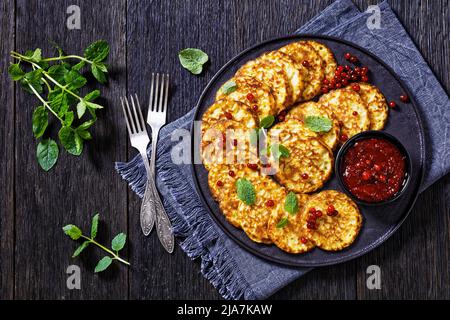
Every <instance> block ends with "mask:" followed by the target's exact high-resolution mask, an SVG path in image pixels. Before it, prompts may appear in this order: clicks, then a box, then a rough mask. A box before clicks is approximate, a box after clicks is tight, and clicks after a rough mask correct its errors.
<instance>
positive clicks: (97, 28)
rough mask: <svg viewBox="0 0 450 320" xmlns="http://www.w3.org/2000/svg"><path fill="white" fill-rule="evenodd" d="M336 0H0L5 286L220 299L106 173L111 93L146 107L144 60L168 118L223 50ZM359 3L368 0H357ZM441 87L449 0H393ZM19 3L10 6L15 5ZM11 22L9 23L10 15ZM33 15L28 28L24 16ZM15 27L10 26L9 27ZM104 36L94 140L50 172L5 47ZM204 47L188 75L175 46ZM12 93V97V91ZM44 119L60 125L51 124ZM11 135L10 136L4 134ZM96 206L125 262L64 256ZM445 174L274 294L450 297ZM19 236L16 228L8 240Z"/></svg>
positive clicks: (109, 295) (117, 148)
mask: <svg viewBox="0 0 450 320" xmlns="http://www.w3.org/2000/svg"><path fill="white" fill-rule="evenodd" d="M331 2H332V0H317V1H288V0H282V1H272V0H228V1H214V0H203V1H198V0H173V1H164V0H153V1H139V0H114V1H108V0H96V1H95V0H88V1H79V0H76V1H69V0H57V1H51V2H49V1H38V0H16V1H4V2H2V4H1V5H0V10H1V15H0V26H1V30H2V31H5V32H2V33H1V34H0V53H1V54H2V56H1V58H0V63H1V65H2V68H1V70H2V74H1V79H0V81H1V82H0V83H1V88H2V90H1V91H0V99H1V100H0V101H2V102H3V105H4V106H7V107H8V110H13V111H15V112H9V113H7V112H1V113H0V125H1V127H0V139H1V141H0V142H1V147H0V148H2V149H1V150H0V163H1V164H2V166H1V167H0V180H1V181H2V182H3V181H5V183H2V184H1V186H0V188H1V189H0V193H1V194H2V195H5V196H4V197H0V206H1V207H0V214H1V216H0V240H1V243H0V299H2V298H13V297H16V298H18V299H36V298H46V299H52V298H55V299H80V298H82V299H97V298H101V299H124V298H131V299H217V298H220V296H219V294H218V293H217V291H216V290H215V289H214V288H213V287H212V286H211V285H210V283H209V282H208V281H207V280H205V279H204V278H203V276H202V275H201V274H200V265H199V262H198V261H194V262H192V261H191V260H190V259H189V258H187V257H186V255H185V254H184V253H183V252H182V251H181V250H180V249H179V248H178V247H177V248H176V250H175V253H174V254H173V255H168V254H166V253H165V252H164V250H163V249H162V247H161V245H160V244H159V241H158V240H157V237H156V234H155V232H153V233H152V234H151V235H150V237H148V238H144V237H143V235H142V233H141V230H140V227H139V209H140V199H139V198H138V197H137V196H136V195H135V194H134V193H132V192H131V191H130V190H129V189H128V187H127V186H126V184H125V183H124V182H123V181H122V180H121V179H120V178H119V177H118V175H116V174H115V172H114V169H113V162H114V161H124V160H127V159H131V157H133V156H134V155H135V154H136V151H135V150H134V149H132V148H131V147H130V145H129V142H128V136H127V134H126V132H125V126H124V122H123V116H122V113H121V110H120V107H119V105H118V103H117V102H118V98H119V96H120V95H125V94H134V93H137V94H138V95H139V97H140V99H141V104H142V107H143V108H146V106H147V103H148V94H149V91H150V90H149V80H150V77H151V73H152V72H168V73H170V75H171V97H170V102H169V108H170V112H169V120H170V121H171V120H175V119H176V118H179V117H180V116H182V115H184V114H185V113H186V112H187V111H188V110H190V109H191V108H192V107H193V106H194V105H195V103H196V101H197V99H198V97H199V95H200V94H201V92H202V90H203V88H204V87H205V86H206V84H207V83H208V81H209V80H210V79H211V78H212V77H213V76H214V74H215V73H216V72H217V71H218V70H219V69H220V67H221V66H222V65H223V64H225V63H226V62H227V61H228V60H229V59H231V58H232V57H233V56H235V55H236V54H238V53H239V52H240V51H242V50H244V49H246V48H248V47H250V46H252V45H254V44H256V43H258V42H261V41H264V40H267V39H270V38H273V37H277V36H283V35H286V34H290V33H292V32H293V31H295V30H296V29H298V27H300V26H301V25H302V24H304V23H305V22H307V21H308V20H310V19H311V18H312V17H314V16H315V15H317V14H318V13H320V11H321V10H323V9H324V8H325V7H326V6H327V5H329V4H330V3H331ZM355 2H356V4H357V5H358V6H359V7H360V9H362V10H364V9H365V8H366V7H367V6H368V5H369V4H374V3H376V2H377V1H372V0H357V1H355ZM389 3H390V4H391V6H392V7H393V9H394V10H395V11H396V13H397V14H398V16H399V19H400V20H401V21H402V23H403V24H404V26H405V28H406V29H407V30H408V32H409V33H410V35H411V37H412V38H413V40H414V42H415V43H416V45H417V47H418V48H419V50H420V51H421V52H422V54H423V55H424V58H425V59H426V60H427V61H428V63H429V64H430V66H431V68H432V69H433V71H434V72H435V73H436V76H437V78H438V79H439V80H440V81H441V82H442V83H443V85H444V87H445V88H446V90H447V91H448V90H449V87H450V74H449V73H448V70H449V67H450V62H449V59H450V48H449V43H450V42H449V41H448V39H449V20H448V16H449V12H448V11H449V6H448V1H447V0H436V1H421V0H411V1H402V0H389ZM71 4H77V5H79V6H80V8H81V12H82V29H81V30H72V31H71V30H68V29H67V28H66V26H65V21H66V18H67V16H68V15H67V14H66V8H67V7H68V6H69V5H71ZM15 10H16V11H15ZM15 26H16V28H15ZM30 26H32V27H30ZM14 28H15V29H14ZM99 38H103V39H105V40H107V41H108V42H109V43H110V45H111V53H110V57H109V60H108V63H109V64H110V65H111V66H112V70H111V71H110V74H109V76H110V82H109V85H108V86H107V87H106V88H100V89H102V95H103V96H104V97H105V101H104V103H105V104H106V105H107V106H106V108H105V110H104V111H102V114H101V115H100V120H99V122H98V123H97V124H96V125H95V128H94V130H93V136H94V140H93V141H92V142H90V143H88V144H87V146H86V150H85V152H84V153H83V155H82V156H81V157H80V158H76V157H73V156H69V155H67V153H65V152H64V151H62V150H61V154H62V156H61V158H60V159H59V161H58V163H57V165H56V167H55V168H54V169H53V170H52V171H51V172H49V173H44V172H43V171H42V170H40V169H39V168H38V165H37V163H36V160H35V146H36V143H35V141H34V138H33V136H32V132H31V120H30V119H31V113H32V110H33V107H34V106H36V105H37V100H36V98H35V97H33V96H30V95H28V94H26V93H24V92H23V91H22V90H21V89H19V90H16V93H15V95H14V91H13V86H12V84H11V81H10V80H9V78H8V77H7V74H6V72H5V68H4V67H3V66H5V65H6V64H7V63H8V62H9V61H10V59H9V57H8V52H9V51H10V50H11V49H12V48H14V45H15V44H16V48H17V50H21V51H23V50H26V49H31V48H35V47H36V46H39V47H41V48H42V49H43V51H44V52H46V53H50V52H51V46H50V44H49V43H48V40H53V41H55V42H58V43H59V44H60V45H61V46H62V47H63V48H64V49H65V50H66V51H68V52H80V53H81V51H82V49H83V48H84V47H85V46H86V45H87V44H88V43H90V42H91V41H93V40H96V39H99ZM185 47H196V48H201V49H203V50H204V51H205V52H207V53H208V55H209V56H210V62H209V63H208V64H207V66H206V69H205V72H203V74H202V75H200V76H192V75H191V74H190V73H188V72H187V71H186V70H185V69H183V68H182V67H181V66H180V64H179V61H178V56H177V53H178V51H179V50H180V49H182V48H185ZM14 101H16V103H15V104H14ZM53 130H54V131H53V132H55V131H56V130H57V128H56V126H55V128H53ZM7 141H14V143H7ZM96 211H98V212H100V214H101V217H102V220H103V221H104V223H102V224H101V225H100V228H101V229H100V231H99V236H100V240H101V241H103V242H106V243H108V242H109V241H110V239H111V238H112V236H113V235H114V234H116V233H118V232H120V231H126V232H127V233H128V235H129V240H130V241H129V244H128V245H127V249H126V251H124V252H123V254H124V256H126V257H128V258H129V259H130V261H131V263H132V266H131V267H130V268H128V269H127V268H125V267H124V266H122V265H120V266H119V265H117V266H115V267H114V268H112V269H111V270H109V271H108V272H107V273H105V274H101V275H94V274H93V273H92V270H93V268H94V266H95V264H96V261H97V260H98V258H99V257H101V253H100V252H99V251H97V250H92V251H86V252H85V254H84V255H82V257H81V258H77V259H75V260H73V259H71V258H70V255H71V252H72V251H73V250H74V248H75V247H76V245H75V243H73V242H72V241H70V240H68V239H67V238H66V237H65V236H64V235H63V233H62V231H61V227H62V226H63V225H65V224H67V223H75V224H78V225H80V226H81V227H82V228H83V229H85V230H87V229H88V228H89V224H90V218H91V217H92V215H93V214H94V213H95V212H96ZM449 211H450V177H448V176H447V177H445V178H443V179H441V180H440V181H439V182H438V183H436V184H435V185H433V186H432V187H431V188H429V189H428V190H426V191H425V192H424V193H423V194H422V195H421V196H420V197H419V200H418V202H417V204H416V206H415V208H414V210H413V212H412V213H411V216H410V217H409V218H408V220H407V221H406V222H405V224H404V225H403V226H402V227H401V228H400V229H399V230H398V231H397V232H396V234H395V235H394V236H393V237H392V238H391V239H389V240H388V241H387V242H386V243H385V244H383V245H382V246H381V247H379V248H377V249H376V250H374V251H373V252H371V253H369V254H368V255H365V256H364V257H361V258H359V259H356V260H354V261H350V262H347V263H345V264H341V265H337V266H331V267H324V268H317V269H315V270H313V271H311V272H310V273H308V274H307V275H306V276H304V277H302V278H301V279H299V280H297V281H295V282H293V283H292V284H290V285H288V286H287V287H285V288H283V289H282V290H280V291H279V292H278V293H276V294H275V295H274V296H273V297H272V298H274V299H379V298H385V299H401V298H424V299H426V298H429V299H431V298H441V299H450V292H449V290H450V289H449V265H448V259H449V228H450V221H449V213H450V212H449ZM14 240H15V241H14ZM70 264H77V265H79V266H80V267H81V272H82V288H81V290H67V289H66V285H65V282H66V277H67V275H66V273H65V270H66V268H67V266H68V265H70ZM371 264H376V265H379V266H380V267H381V271H382V276H381V281H382V289H381V290H368V289H367V288H366V278H367V275H366V268H367V266H369V265H371Z"/></svg>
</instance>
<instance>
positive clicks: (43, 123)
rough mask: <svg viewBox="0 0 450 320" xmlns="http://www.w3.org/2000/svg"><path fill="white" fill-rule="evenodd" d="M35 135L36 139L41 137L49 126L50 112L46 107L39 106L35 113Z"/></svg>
mask: <svg viewBox="0 0 450 320" xmlns="http://www.w3.org/2000/svg"><path fill="white" fill-rule="evenodd" d="M32 124H33V133H34V136H35V137H36V138H39V137H41V136H42V135H43V134H44V132H45V129H47V126H48V112H47V109H46V108H45V107H44V106H39V107H37V108H36V109H34V111H33V117H32Z"/></svg>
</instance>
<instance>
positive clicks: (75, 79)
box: [64, 70, 87, 90]
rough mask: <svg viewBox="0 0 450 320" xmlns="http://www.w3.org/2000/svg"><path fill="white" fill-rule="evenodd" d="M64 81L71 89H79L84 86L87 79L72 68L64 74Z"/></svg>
mask: <svg viewBox="0 0 450 320" xmlns="http://www.w3.org/2000/svg"><path fill="white" fill-rule="evenodd" d="M64 81H65V83H66V86H67V87H68V88H69V90H74V89H79V88H81V87H83V86H84V85H85V84H86V82H87V80H86V78H85V77H83V76H82V75H81V74H80V73H79V72H78V71H76V70H70V71H69V72H67V73H66V74H65V75H64Z"/></svg>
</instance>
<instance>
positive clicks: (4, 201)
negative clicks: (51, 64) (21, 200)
mask: <svg viewBox="0 0 450 320" xmlns="http://www.w3.org/2000/svg"><path fill="white" fill-rule="evenodd" d="M14 7H15V6H14V2H11V1H2V3H1V4H0V10H1V14H0V30H2V34H1V35H0V70H1V76H0V101H1V102H2V110H1V111H0V164H1V166H0V181H1V183H0V195H1V196H0V300H2V299H12V298H13V297H14V192H12V190H14V110H15V100H14V85H13V84H12V83H11V81H10V80H9V77H8V65H9V61H10V59H9V52H10V51H11V50H14V28H15V24H14V15H15V8H14Z"/></svg>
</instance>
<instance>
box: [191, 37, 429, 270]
mask: <svg viewBox="0 0 450 320" xmlns="http://www.w3.org/2000/svg"><path fill="white" fill-rule="evenodd" d="M301 39H313V40H317V41H320V42H322V43H324V44H326V45H327V46H328V47H329V48H330V49H331V50H332V51H333V53H334V55H335V57H336V59H337V62H338V63H339V64H344V65H345V64H348V63H347V61H345V59H344V57H343V56H344V54H345V53H346V52H350V53H352V54H354V55H356V56H357V57H358V58H359V60H360V64H361V65H365V66H368V67H369V70H370V83H372V84H374V85H376V86H377V87H378V88H380V90H381V91H382V92H383V94H384V95H385V97H386V99H387V100H388V101H390V100H395V101H397V105H398V106H397V108H396V109H394V110H392V109H391V110H390V112H389V113H390V114H389V119H388V122H387V124H386V127H385V129H384V130H385V131H386V132H387V133H390V134H391V135H393V136H394V137H396V138H397V139H398V140H400V142H401V143H402V144H403V145H404V147H405V148H406V150H407V151H408V152H409V154H410V156H411V166H412V171H411V177H410V181H409V184H408V186H407V189H406V190H405V192H404V194H403V195H402V196H401V197H400V198H399V199H397V200H396V201H394V202H392V203H390V204H387V205H384V206H377V207H373V206H363V205H359V209H360V211H361V213H362V215H363V217H364V219H363V226H362V229H361V232H360V234H359V236H358V238H357V239H356V240H355V242H354V243H353V244H352V245H351V246H350V247H348V248H346V249H344V250H342V251H338V252H327V251H323V250H321V249H319V248H315V249H313V250H312V251H310V252H308V253H304V254H289V253H286V252H284V251H282V250H280V249H278V248H277V247H276V246H275V245H264V244H258V243H255V242H253V241H251V240H250V239H249V238H248V237H247V236H246V234H245V233H244V232H243V231H242V230H238V229H236V228H235V227H233V226H232V225H231V224H230V223H228V222H227V221H226V219H225V218H224V216H223V215H222V213H221V211H220V209H219V206H218V204H217V203H216V202H215V201H214V200H213V198H212V196H211V194H210V191H209V188H208V172H207V171H206V170H205V168H204V167H203V165H199V164H193V165H192V173H193V177H194V181H195V184H196V188H197V191H198V193H199V195H200V198H202V201H203V202H204V205H205V207H206V208H207V210H208V211H209V213H210V214H211V216H212V217H213V218H214V220H215V221H216V222H217V224H218V225H219V226H220V227H221V228H222V230H223V231H224V232H225V233H226V234H227V235H228V236H230V237H231V238H232V239H233V240H235V241H236V242H237V243H238V244H239V245H240V246H241V247H243V248H245V249H247V250H248V251H250V252H252V253H253V254H255V255H258V256H260V257H262V258H264V259H267V260H270V261H273V262H277V263H280V264H283V265H288V266H298V267H314V266H324V265H332V264H337V263H341V262H344V261H348V260H350V259H354V258H356V257H359V256H361V255H363V254H365V253H367V252H369V251H370V250H372V249H374V248H375V247H377V246H379V245H380V244H381V243H383V242H384V241H385V240H386V239H387V238H389V237H390V236H391V235H392V234H393V233H394V231H395V230H397V229H398V228H399V226H400V225H401V224H402V222H403V221H404V220H405V219H406V217H407V215H408V213H409V212H410V211H411V209H412V207H413V205H414V202H415V201H416V199H417V196H418V191H419V187H420V184H421V181H422V177H423V163H424V157H425V146H424V134H423V128H422V122H421V119H420V117H419V114H418V112H417V107H416V104H415V102H414V99H413V98H412V96H411V94H410V93H409V92H408V90H407V88H406V86H405V85H404V84H403V83H402V82H401V81H400V79H399V78H398V77H397V76H396V75H395V74H394V72H393V71H392V70H391V69H390V68H389V67H388V66H387V65H386V64H385V63H384V62H382V61H381V60H380V59H378V58H377V57H376V56H374V55H373V54H371V53H370V52H368V51H366V50H365V49H363V48H361V47H359V46H357V45H355V44H353V43H350V42H348V41H344V40H341V39H337V38H333V37H327V36H315V35H295V36H289V37H283V38H277V39H273V40H270V41H267V42H263V43H261V44H258V45H256V46H254V47H252V48H250V49H247V50H245V51H243V52H242V53H240V54H239V55H237V56H236V57H234V58H233V59H232V60H231V61H229V62H228V63H227V64H226V65H225V66H223V67H222V68H221V69H220V70H219V72H217V74H216V75H215V76H214V77H213V78H212V80H211V81H210V82H209V84H208V85H207V86H206V88H205V90H204V91H203V93H202V95H201V97H200V99H199V101H198V104H197V107H196V108H197V109H196V112H195V116H194V120H195V121H200V120H201V118H202V115H203V113H204V112H205V111H206V110H207V109H208V107H209V106H210V105H211V104H212V103H213V101H214V98H215V93H216V91H217V90H218V89H219V87H220V86H221V85H222V84H223V83H224V82H226V81H227V80H228V79H230V78H231V77H232V76H233V75H234V73H235V72H236V70H237V69H238V68H239V67H240V66H242V65H243V64H244V63H245V62H247V61H248V60H251V59H254V58H256V57H258V56H259V55H261V54H262V53H264V52H267V51H270V50H275V49H278V48H280V47H282V46H283V45H286V44H288V43H290V42H293V41H298V40H301ZM404 93H406V94H408V96H409V97H410V103H408V104H403V103H400V102H399V96H400V95H401V94H404ZM192 128H194V124H193V127H192ZM192 134H193V135H194V130H192ZM192 138H193V140H192V141H194V137H192ZM192 146H193V150H192V151H193V152H192V154H193V155H194V154H195V151H197V150H195V148H196V145H195V144H194V143H193V144H192ZM324 189H335V190H339V191H343V190H342V188H341V186H340V185H339V183H338V178H337V177H336V175H335V174H334V175H333V177H332V179H330V181H328V182H327V183H326V185H325V186H324Z"/></svg>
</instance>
